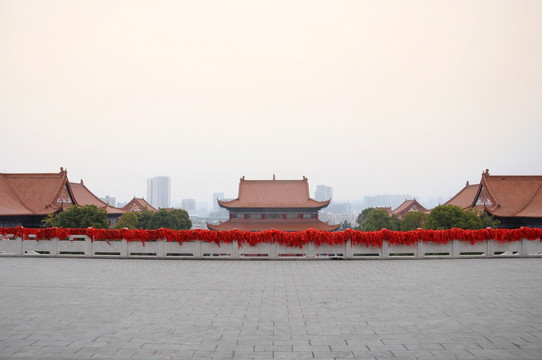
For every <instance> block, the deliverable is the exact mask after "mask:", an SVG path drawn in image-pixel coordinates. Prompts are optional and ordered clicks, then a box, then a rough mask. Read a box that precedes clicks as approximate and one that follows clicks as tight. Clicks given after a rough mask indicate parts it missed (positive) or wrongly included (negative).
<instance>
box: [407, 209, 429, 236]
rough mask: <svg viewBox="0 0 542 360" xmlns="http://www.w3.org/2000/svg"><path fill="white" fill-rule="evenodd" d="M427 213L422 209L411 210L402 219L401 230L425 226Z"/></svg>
mask: <svg viewBox="0 0 542 360" xmlns="http://www.w3.org/2000/svg"><path fill="white" fill-rule="evenodd" d="M426 220H427V215H425V214H424V213H423V212H421V211H410V212H408V213H406V214H405V216H403V219H402V220H401V231H409V230H416V229H419V228H423V225H424V224H425V221H426Z"/></svg>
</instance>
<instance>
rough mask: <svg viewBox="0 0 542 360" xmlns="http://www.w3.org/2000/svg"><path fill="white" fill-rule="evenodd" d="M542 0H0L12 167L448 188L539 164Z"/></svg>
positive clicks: (94, 176) (205, 190)
mask: <svg viewBox="0 0 542 360" xmlns="http://www.w3.org/2000/svg"><path fill="white" fill-rule="evenodd" d="M541 14H542V1H539V0H535V1H524V0H511V1H499V0H490V1H476V0H470V1H435V0H429V1H415V0H411V1H402V0H401V1H387V0H375V1H364V0H353V1H348V0H344V1H320V0H307V1H296V0H289V1H264V0H254V1H235V0H228V1H208V0H199V1H182V0H181V1H160V0H158V1H133V0H131V1H117V0H106V1H72V0H60V1H41V0H37V1H26V0H16V1H5V0H0V134H1V135H0V138H1V139H2V150H1V154H2V155H1V157H0V172H3V173H21V172H23V173H25V172H58V171H59V169H60V167H61V166H62V167H64V168H66V169H67V170H68V177H69V179H70V181H72V182H79V181H80V180H81V179H83V180H84V183H85V185H86V186H87V187H88V188H90V190H91V191H93V192H94V193H95V194H96V195H98V196H105V195H110V196H114V197H116V199H117V201H128V200H130V199H131V198H132V197H133V196H137V197H145V198H146V197H147V194H146V192H147V188H146V185H147V178H150V177H154V176H161V175H165V176H170V177H171V187H172V189H171V191H172V202H180V200H181V199H183V198H194V199H197V200H198V201H207V202H209V203H210V202H211V201H212V195H213V193H214V192H224V193H225V196H226V197H230V198H235V197H236V196H237V190H238V185H239V178H240V177H242V176H245V177H246V178H247V179H271V178H272V177H273V174H275V175H276V178H277V179H301V178H302V177H303V176H306V177H308V179H309V185H310V191H311V196H314V191H315V189H316V185H320V184H322V185H327V186H331V187H332V188H333V192H334V199H337V200H355V199H361V198H362V197H363V196H364V195H376V194H386V193H397V194H412V195H414V196H417V197H418V198H429V197H439V196H440V197H444V198H450V197H451V196H453V195H454V194H456V193H457V192H458V191H459V190H461V189H462V188H463V187H464V186H465V183H466V181H467V180H468V181H470V182H471V184H472V183H478V182H479V181H480V178H481V173H482V172H483V171H484V170H485V169H489V170H490V173H491V174H503V175H504V174H523V175H535V174H536V175H542V146H541V143H542V142H541V140H540V139H541V135H542V21H540V19H541Z"/></svg>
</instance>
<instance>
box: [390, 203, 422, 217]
mask: <svg viewBox="0 0 542 360" xmlns="http://www.w3.org/2000/svg"><path fill="white" fill-rule="evenodd" d="M411 211H421V212H423V213H424V214H428V213H429V210H427V209H426V208H425V207H423V206H422V204H420V203H419V202H418V200H416V199H412V200H405V201H404V202H403V203H402V204H401V205H399V206H398V207H397V209H395V210H393V211H392V214H393V215H396V216H397V217H398V218H399V219H402V218H403V217H404V216H405V215H406V214H408V213H409V212H411Z"/></svg>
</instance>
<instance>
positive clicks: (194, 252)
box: [164, 241, 201, 258]
mask: <svg viewBox="0 0 542 360" xmlns="http://www.w3.org/2000/svg"><path fill="white" fill-rule="evenodd" d="M164 256H166V257H179V258H193V257H201V244H200V241H189V242H183V243H182V244H179V243H178V242H176V241H169V242H164Z"/></svg>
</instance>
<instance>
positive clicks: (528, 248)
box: [521, 239, 542, 256]
mask: <svg viewBox="0 0 542 360" xmlns="http://www.w3.org/2000/svg"><path fill="white" fill-rule="evenodd" d="M521 245H522V254H521V255H522V256H542V241H540V240H534V241H531V240H527V239H522V240H521Z"/></svg>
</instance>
